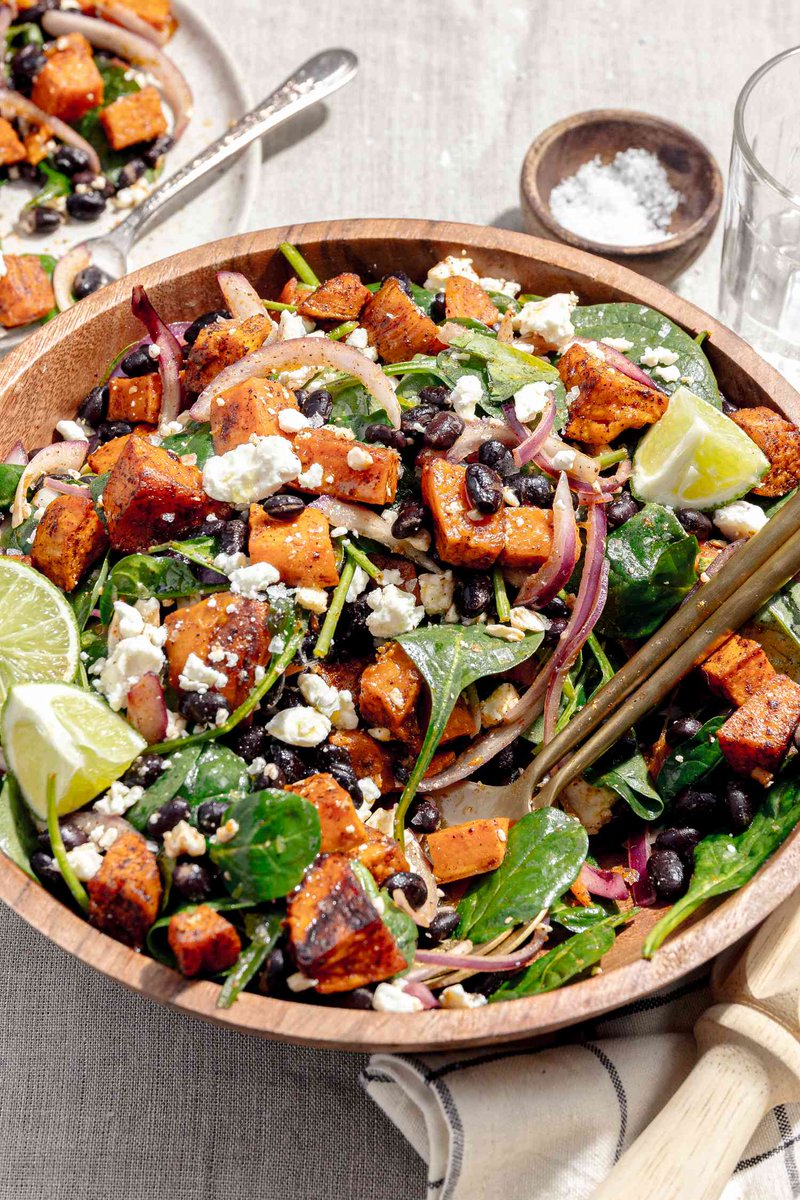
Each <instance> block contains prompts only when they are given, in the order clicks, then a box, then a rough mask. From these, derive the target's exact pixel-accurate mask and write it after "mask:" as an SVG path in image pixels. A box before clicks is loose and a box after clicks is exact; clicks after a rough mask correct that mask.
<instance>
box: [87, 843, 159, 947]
mask: <svg viewBox="0 0 800 1200" xmlns="http://www.w3.org/2000/svg"><path fill="white" fill-rule="evenodd" d="M86 890H87V892H88V893H89V914H88V915H89V922H90V924H92V925H94V926H96V928H97V929H102V931H103V933H108V934H110V936H111V937H113V938H116V939H117V941H118V942H124V943H125V945H126V946H132V947H133V948H134V950H140V949H141V948H142V946H143V945H144V940H145V938H146V937H147V931H148V930H149V928H150V926H151V925H152V924H153V922H154V921H155V919H156V917H157V916H158V906H159V904H160V903H161V875H160V874H159V870H158V863H157V862H156V856H155V854H153V852H152V850H148V848H147V843H146V842H145V840H144V838H143V837H142V835H141V834H140V833H136V832H135V831H134V830H131V831H130V832H129V833H127V832H126V833H121V834H120V835H119V837H118V838H117V840H116V841H115V842H114V844H113V845H112V846H111V848H110V850H109V851H108V852H107V853H106V855H105V858H104V859H103V864H102V866H101V867H100V870H99V871H98V872H97V874H96V875H95V877H94V878H93V879H90V880H89V882H88V883H87V884H86Z"/></svg>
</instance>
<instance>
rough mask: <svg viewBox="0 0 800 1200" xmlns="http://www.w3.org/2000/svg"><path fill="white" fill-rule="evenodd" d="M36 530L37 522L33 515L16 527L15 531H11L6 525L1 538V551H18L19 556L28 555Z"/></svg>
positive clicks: (9, 526)
mask: <svg viewBox="0 0 800 1200" xmlns="http://www.w3.org/2000/svg"><path fill="white" fill-rule="evenodd" d="M38 528H39V522H38V521H37V519H36V516H35V514H33V513H31V515H30V516H29V517H28V518H26V520H24V521H23V522H22V524H21V525H17V527H16V529H12V528H11V525H9V524H7V525H6V527H5V529H4V530H3V536H2V545H3V549H4V550H19V551H20V553H21V554H30V552H31V546H32V545H33V539H34V538H35V537H36V530H37V529H38Z"/></svg>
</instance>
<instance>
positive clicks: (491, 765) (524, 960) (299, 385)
mask: <svg viewBox="0 0 800 1200" xmlns="http://www.w3.org/2000/svg"><path fill="white" fill-rule="evenodd" d="M281 249H282V251H283V253H284V255H285V258H286V259H287V260H288V263H289V265H290V267H291V269H292V272H293V273H292V275H291V277H290V278H289V280H288V282H287V283H286V285H285V286H284V288H283V290H282V291H281V293H280V295H279V296H277V297H275V298H269V299H265V298H263V297H261V296H260V295H259V294H258V292H257V291H256V290H255V288H254V287H253V286H252V284H251V283H250V282H249V281H248V280H246V279H245V278H244V277H243V276H242V275H239V274H236V273H232V272H220V274H219V283H220V289H221V300H220V308H219V310H217V311H214V312H209V313H205V314H204V315H202V316H200V317H197V318H196V319H195V320H193V321H191V322H189V321H188V320H187V321H179V322H176V323H172V324H166V323H165V322H164V321H163V320H162V319H161V318H160V317H159V315H158V314H157V312H156V311H155V309H154V308H153V306H152V304H151V303H150V300H149V299H148V297H147V295H146V294H145V292H144V290H143V289H142V288H141V287H136V288H134V290H133V299H132V304H133V311H134V314H135V315H136V316H137V317H138V318H139V319H140V320H141V322H142V324H143V332H145V333H146V336H144V337H143V339H142V340H141V341H140V342H139V343H137V344H135V345H132V346H127V347H125V348H119V353H118V354H117V356H116V358H115V359H114V361H113V363H111V364H110V366H109V369H108V373H107V377H106V381H105V382H104V383H103V384H102V385H101V386H98V387H95V388H93V389H92V390H91V391H90V392H89V394H88V395H87V396H86V398H85V400H84V401H83V403H82V404H81V406H80V409H79V411H78V415H77V418H76V419H75V420H66V421H61V422H60V423H59V424H58V426H57V432H56V435H55V439H56V440H54V441H53V443H52V444H51V445H48V446H46V447H44V448H43V449H38V450H36V451H32V452H31V453H30V455H29V453H28V450H29V448H27V447H24V446H22V445H21V444H20V443H17V444H16V445H15V446H14V447H12V448H11V449H10V451H9V452H8V454H7V456H6V460H5V462H4V463H3V464H2V465H0V507H2V509H3V511H4V513H5V514H7V518H6V521H5V526H4V532H3V537H2V544H3V555H2V557H0V597H1V598H2V602H1V603H0V692H1V693H2V700H3V702H4V703H3V709H2V718H1V719H0V738H1V739H2V750H3V755H4V761H3V767H4V771H5V775H4V780H3V790H2V795H1V796H0V846H2V848H3V850H4V851H5V852H6V854H8V855H9V856H10V857H11V858H12V859H14V861H15V862H17V863H18V865H19V866H21V867H22V868H23V870H25V871H27V872H28V873H30V874H32V875H33V876H34V877H35V878H37V879H38V880H39V881H40V882H41V883H42V884H43V886H44V887H46V888H47V889H49V890H50V891H51V892H53V894H54V895H55V896H57V897H58V898H59V899H61V900H62V901H63V902H64V903H65V904H68V905H71V906H72V907H74V908H77V909H78V910H80V911H83V912H84V913H85V915H86V918H87V919H88V921H89V922H90V923H91V924H92V925H94V926H95V927H96V928H97V929H100V930H102V931H104V932H105V933H107V934H110V935H111V936H112V937H114V938H117V939H119V940H120V941H122V942H124V943H126V944H127V945H128V946H130V947H133V948H134V949H136V950H139V951H142V952H143V953H147V954H149V955H152V956H153V957H155V958H156V959H158V960H160V961H161V962H164V963H167V964H169V965H171V966H173V967H176V968H177V969H179V970H180V971H182V972H183V974H184V975H186V976H188V977H195V976H211V977H213V978H215V979H217V980H218V981H219V982H220V983H221V984H222V988H221V991H220V999H219V1003H220V1004H221V1005H222V1006H227V1005H230V1004H231V1003H233V1002H234V1000H235V999H236V997H237V996H238V995H239V994H240V992H241V991H242V990H243V989H250V990H255V991H258V992H261V993H263V994H266V995H269V996H278V997H282V998H292V999H295V1000H297V1001H301V1002H305V1003H309V1002H313V1003H328V1004H331V1003H332V1004H339V1005H347V1006H350V1007H363V1008H375V1009H378V1010H380V1011H390V1012H414V1011H418V1010H422V1009H428V1008H435V1007H439V1006H442V1007H446V1008H473V1007H478V1006H481V1005H485V1004H487V1003H494V1002H497V1001H501V1000H510V999H515V998H517V997H521V996H530V995H534V994H536V993H537V992H543V991H547V990H550V989H553V988H556V987H560V986H562V985H564V984H567V983H569V982H571V981H573V980H575V979H577V978H581V977H584V976H586V975H587V974H588V973H590V972H591V971H593V970H596V969H599V964H600V962H601V960H602V959H603V957H604V956H605V955H606V954H607V953H608V951H609V950H610V949H611V948H612V946H613V944H614V941H615V939H616V937H617V936H618V935H619V933H620V932H621V931H623V930H624V927H625V925H626V923H628V922H629V921H630V920H631V918H632V916H633V915H634V913H635V912H636V911H637V910H638V908H640V907H642V906H653V905H659V906H663V914H662V916H661V919H660V920H659V921H658V922H657V923H656V924H655V925H654V927H653V928H652V930H651V932H650V934H649V936H648V938H647V941H646V944H645V947H644V952H645V954H647V955H650V954H652V953H654V952H655V951H656V950H657V948H658V947H659V945H660V944H661V943H662V941H663V940H664V938H665V937H667V936H668V934H669V933H670V932H671V931H672V930H674V929H675V928H677V927H678V926H679V925H680V924H681V922H682V921H684V920H685V919H686V918H687V917H689V916H690V915H691V914H693V913H694V912H695V911H696V910H697V909H698V908H699V907H700V906H701V905H702V904H703V903H704V902H705V901H706V900H708V899H710V898H711V897H713V896H717V895H721V894H723V893H725V892H727V891H731V890H733V889H735V888H737V887H740V886H741V885H743V884H744V883H746V882H747V881H748V880H749V879H750V878H751V877H752V875H753V874H754V873H755V871H756V870H757V869H758V867H759V866H760V865H761V864H762V863H763V862H764V861H765V860H766V858H767V857H768V856H769V855H770V854H771V853H772V852H773V851H774V850H775V849H776V848H777V847H778V846H779V845H780V843H781V842H782V841H783V840H784V839H785V838H786V837H787V836H788V834H789V833H790V832H791V831H792V829H793V828H794V826H795V824H796V822H797V821H798V819H800V783H799V782H798V773H797V768H796V765H795V764H796V761H797V759H796V754H795V752H794V734H795V728H796V726H797V725H798V722H799V721H800V685H799V684H798V683H797V682H796V677H800V658H798V654H799V653H800V591H798V586H797V585H796V584H790V585H789V586H788V587H787V588H785V589H784V590H783V592H782V593H780V594H779V595H778V596H776V597H774V598H773V599H772V600H771V601H770V602H769V603H768V604H767V605H766V606H765V607H764V608H763V609H762V610H761V611H760V612H759V613H758V614H757V615H756V616H755V617H754V619H753V620H752V622H751V623H750V624H749V625H748V626H747V628H745V629H743V630H741V631H739V633H737V634H736V635H734V636H733V637H732V638H731V639H730V640H729V641H728V642H726V643H725V644H724V645H723V646H722V648H721V649H719V650H717V651H716V652H715V653H714V654H713V655H711V657H710V658H708V659H707V660H706V662H705V663H704V664H703V665H702V666H701V667H700V668H699V669H698V670H697V671H695V672H694V673H693V674H692V675H691V676H690V677H689V678H688V679H687V680H686V681H685V682H684V683H683V684H682V685H680V686H679V687H678V688H677V689H676V690H675V692H674V693H673V694H672V695H671V697H670V698H669V699H668V701H667V702H666V703H665V704H663V705H662V706H661V707H660V709H659V710H658V711H656V712H654V713H653V714H651V716H649V717H648V718H647V719H646V720H644V721H642V722H640V723H639V724H638V725H637V727H636V728H635V729H633V730H631V731H630V733H629V734H628V735H626V736H625V737H624V738H623V739H622V740H621V741H620V742H619V743H618V744H617V745H616V746H615V747H614V748H613V750H612V751H609V752H608V753H607V754H606V755H605V756H604V757H603V758H602V759H601V760H600V761H598V762H597V763H596V764H595V765H594V766H593V767H592V769H591V771H589V772H588V773H587V774H586V775H585V776H584V777H583V778H581V779H579V780H577V781H575V782H572V783H570V784H569V785H568V786H566V787H564V788H563V789H562V791H561V794H560V797H559V806H558V807H552V808H541V809H536V808H535V807H533V809H532V810H531V806H532V805H534V806H535V804H536V797H535V796H533V797H532V796H531V793H532V791H533V788H532V778H531V769H530V768H531V764H532V763H535V759H536V755H537V754H538V752H539V751H540V749H541V747H542V746H544V745H545V744H547V743H548V742H549V741H550V740H551V739H552V738H553V737H554V736H555V735H556V733H558V732H559V731H560V730H562V729H563V728H564V727H565V725H566V724H567V723H568V722H569V721H570V719H571V717H572V716H573V715H574V714H575V713H577V712H578V711H580V709H581V708H582V707H583V706H584V705H585V704H586V702H587V700H588V699H589V698H590V697H591V696H592V695H593V694H594V693H595V692H596V691H597V690H598V689H599V688H601V687H602V686H603V684H604V683H605V682H607V681H608V680H609V679H610V678H611V677H612V676H613V675H614V674H615V672H616V671H617V670H618V669H619V668H620V666H621V665H622V664H623V663H624V662H625V661H626V660H627V659H628V658H629V657H630V656H631V655H632V653H634V652H635V650H636V649H637V648H639V647H640V646H641V645H642V644H643V642H644V641H645V640H646V639H647V638H648V636H649V635H650V634H652V633H653V632H654V631H655V630H657V629H658V628H659V627H660V626H661V625H662V624H663V622H664V621H665V620H666V618H667V617H668V616H669V615H670V614H671V613H672V612H673V611H674V610H675V609H676V608H677V607H678V606H679V605H680V604H681V603H682V602H683V601H684V600H685V599H686V598H687V597H688V596H689V595H690V594H691V593H693V591H694V590H695V589H697V588H698V587H702V586H703V583H704V582H705V581H707V579H708V578H709V577H710V575H712V574H714V573H715V572H716V571H717V570H719V569H720V567H722V566H723V565H724V564H725V563H726V562H727V560H728V559H729V558H730V557H731V555H733V554H735V552H736V549H737V547H739V546H740V545H742V544H743V542H744V541H745V540H746V539H748V538H750V537H753V536H756V535H757V534H758V531H759V530H760V529H761V528H762V527H763V526H764V525H765V524H766V522H767V521H768V519H769V516H770V514H771V513H772V512H773V511H774V510H775V508H776V507H777V506H778V505H780V504H781V503H782V502H783V500H784V498H785V497H787V496H788V495H789V494H790V493H792V492H793V491H794V489H795V488H796V485H797V482H798V478H800V432H798V430H797V429H796V428H795V427H794V426H793V425H792V424H790V423H789V422H788V421H787V420H785V419H784V418H783V417H781V416H779V415H778V414H777V413H776V412H774V411H773V410H772V409H770V408H767V407H755V408H752V407H751V408H737V407H735V405H734V403H733V402H732V399H735V398H731V397H723V396H721V395H720V393H719V390H718V387H717V383H716V380H715V378H714V375H713V372H712V370H711V367H710V365H709V362H708V360H707V358H706V356H705V354H704V352H703V347H702V340H703V339H702V336H701V337H698V338H696V339H692V338H691V337H690V336H689V335H688V334H687V333H685V332H684V331H683V330H681V329H680V328H678V327H677V326H676V325H675V324H673V323H672V322H671V321H670V320H668V319H667V318H666V317H665V316H663V315H662V314H660V313H658V312H656V311H654V310H652V309H649V308H646V307H643V306H640V305H637V304H625V303H614V304H611V303H609V304H601V305H588V306H587V305H582V304H581V303H580V298H579V297H578V296H576V295H574V294H571V293H561V294H556V295H550V296H534V295H526V294H522V293H521V289H520V286H519V284H518V283H516V282H514V281H513V280H507V279H501V278H490V277H485V276H481V275H480V274H479V272H478V271H477V270H476V269H475V268H474V264H473V262H472V261H471V260H470V259H469V258H467V257H465V256H451V257H448V258H446V259H444V261H442V262H439V263H435V264H434V263H431V267H430V270H429V273H428V276H427V278H426V279H425V280H420V281H412V280H411V279H410V278H409V277H408V276H407V275H406V274H405V273H404V271H403V270H402V269H398V270H396V271H395V272H394V273H393V274H391V275H388V276H386V277H384V278H383V279H381V280H372V279H369V278H361V277H360V276H359V275H357V274H355V273H350V272H346V273H343V274H340V275H337V276H335V277H334V278H330V279H326V280H324V281H320V280H319V279H318V278H317V277H316V275H315V274H314V272H313V270H312V269H311V267H310V266H309V265H308V263H307V262H306V261H305V260H304V259H303V257H302V256H301V255H300V253H299V252H298V251H297V249H296V248H294V247H292V246H289V245H284V246H283V247H282V248H281ZM401 267H402V264H398V268H401Z"/></svg>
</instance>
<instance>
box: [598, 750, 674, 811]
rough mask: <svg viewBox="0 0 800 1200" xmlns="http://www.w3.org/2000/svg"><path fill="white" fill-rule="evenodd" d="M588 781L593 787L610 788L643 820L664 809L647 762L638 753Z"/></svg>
mask: <svg viewBox="0 0 800 1200" xmlns="http://www.w3.org/2000/svg"><path fill="white" fill-rule="evenodd" d="M589 782H590V783H593V784H594V786H595V787H607V788H611V789H612V790H613V791H615V792H616V793H617V795H618V796H621V797H622V799H623V800H625V801H626V803H627V804H628V805H629V806H630V808H631V809H632V811H633V812H635V813H636V815H637V817H642V819H643V820H645V821H655V819H656V818H657V817H660V816H661V814H662V812H663V811H664V801H663V800H662V799H661V796H660V795H659V793H658V791H657V790H656V788H655V787H654V785H653V781H652V779H651V778H650V772H649V771H648V770H647V763H646V762H645V761H644V756H643V755H642V754H640V753H636V754H634V755H633V756H632V757H631V758H629V759H627V760H626V761H625V762H622V763H618V764H617V766H616V767H612V768H611V770H609V771H605V772H604V773H603V774H602V775H600V776H598V777H596V778H595V777H590V779H589Z"/></svg>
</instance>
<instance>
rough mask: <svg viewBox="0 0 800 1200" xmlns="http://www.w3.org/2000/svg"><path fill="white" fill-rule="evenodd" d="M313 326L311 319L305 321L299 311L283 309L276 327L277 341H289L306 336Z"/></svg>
mask: <svg viewBox="0 0 800 1200" xmlns="http://www.w3.org/2000/svg"><path fill="white" fill-rule="evenodd" d="M313 328H314V322H313V321H307V320H306V319H305V318H304V317H301V316H300V314H299V313H293V312H289V311H288V310H284V312H282V313H281V315H280V321H279V323H278V328H277V337H278V341H279V342H289V341H291V340H292V339H294V338H301V337H306V335H307V334H309V333H311V331H312V330H313Z"/></svg>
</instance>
